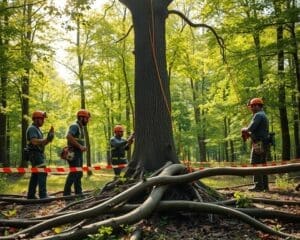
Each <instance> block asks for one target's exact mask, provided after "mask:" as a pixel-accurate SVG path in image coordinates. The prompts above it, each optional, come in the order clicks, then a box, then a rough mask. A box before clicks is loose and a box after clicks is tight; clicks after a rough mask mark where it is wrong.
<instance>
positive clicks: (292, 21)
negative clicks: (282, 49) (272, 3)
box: [286, 0, 300, 158]
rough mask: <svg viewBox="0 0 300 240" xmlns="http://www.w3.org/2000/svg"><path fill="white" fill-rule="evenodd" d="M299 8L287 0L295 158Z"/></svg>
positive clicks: (299, 116)
mask: <svg viewBox="0 0 300 240" xmlns="http://www.w3.org/2000/svg"><path fill="white" fill-rule="evenodd" d="M298 14H299V8H296V1H295V0H289V1H287V14H286V16H288V23H287V30H288V31H289V33H290V39H291V41H290V44H291V54H292V58H293V67H292V69H294V72H295V77H293V76H292V78H294V79H295V81H293V82H295V84H293V86H295V87H294V88H295V91H294V92H295V93H297V94H294V93H293V96H292V97H293V106H294V109H295V111H294V140H295V158H300V62H299V57H298V53H299V49H298V40H297V36H296V22H297V21H298Z"/></svg>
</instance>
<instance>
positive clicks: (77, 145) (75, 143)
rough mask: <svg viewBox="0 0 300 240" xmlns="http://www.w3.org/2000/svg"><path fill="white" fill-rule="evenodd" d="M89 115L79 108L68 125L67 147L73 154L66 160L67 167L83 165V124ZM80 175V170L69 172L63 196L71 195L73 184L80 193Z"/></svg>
mask: <svg viewBox="0 0 300 240" xmlns="http://www.w3.org/2000/svg"><path fill="white" fill-rule="evenodd" d="M90 117H91V114H90V112H89V111H87V110H85V109H81V110H79V111H78V112H77V121H76V122H75V123H73V124H71V125H70V127H69V130H68V134H67V141H68V148H69V149H70V151H72V153H73V154H74V155H73V157H72V158H70V159H68V160H67V161H68V164H69V167H82V166H83V152H85V151H86V150H87V148H86V146H85V138H84V136H85V134H84V126H86V125H87V124H88V122H89V119H90ZM82 176H83V173H82V171H76V172H69V174H68V176H67V179H66V182H65V186H64V192H63V195H64V196H69V195H71V187H72V185H73V184H74V190H75V194H76V195H77V194H78V195H81V194H82V185H81V178H82Z"/></svg>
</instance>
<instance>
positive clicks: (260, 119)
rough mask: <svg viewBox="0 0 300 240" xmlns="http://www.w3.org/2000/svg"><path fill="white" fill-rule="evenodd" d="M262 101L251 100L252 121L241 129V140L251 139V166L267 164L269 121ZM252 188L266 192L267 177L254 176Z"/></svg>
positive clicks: (252, 189) (258, 99)
mask: <svg viewBox="0 0 300 240" xmlns="http://www.w3.org/2000/svg"><path fill="white" fill-rule="evenodd" d="M263 105H264V103H263V100H262V99H261V98H253V99H251V100H250V102H249V104H248V107H249V108H250V110H251V112H252V113H253V117H252V120H251V122H250V124H249V125H248V127H245V128H242V138H243V140H244V141H246V140H247V139H248V138H251V142H252V148H251V155H250V160H251V164H263V163H266V162H267V156H268V152H269V151H270V141H269V120H268V118H267V115H266V113H265V112H264V110H263ZM253 182H254V187H253V188H251V189H249V190H250V191H268V190H269V183H268V175H254V177H253Z"/></svg>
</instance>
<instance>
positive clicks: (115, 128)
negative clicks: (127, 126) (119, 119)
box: [114, 125, 124, 133]
mask: <svg viewBox="0 0 300 240" xmlns="http://www.w3.org/2000/svg"><path fill="white" fill-rule="evenodd" d="M114 132H115V133H116V132H124V128H123V126H122V125H116V126H115V127H114Z"/></svg>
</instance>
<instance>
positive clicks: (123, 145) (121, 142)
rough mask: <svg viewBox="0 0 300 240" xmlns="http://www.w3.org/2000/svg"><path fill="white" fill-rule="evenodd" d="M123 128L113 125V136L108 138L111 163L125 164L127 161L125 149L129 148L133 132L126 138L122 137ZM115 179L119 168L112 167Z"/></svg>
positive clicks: (117, 176)
mask: <svg viewBox="0 0 300 240" xmlns="http://www.w3.org/2000/svg"><path fill="white" fill-rule="evenodd" d="M123 134H124V128H123V126H122V125H116V126H115V127H114V136H113V137H112V138H111V139H110V147H111V149H110V155H111V163H112V164H113V165H119V164H127V163H128V161H127V159H126V156H125V151H128V150H129V147H130V145H131V144H132V143H133V140H134V133H133V134H131V135H130V136H129V138H128V139H127V140H126V139H124V138H123ZM114 172H115V179H117V178H119V177H120V174H121V168H114Z"/></svg>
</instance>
